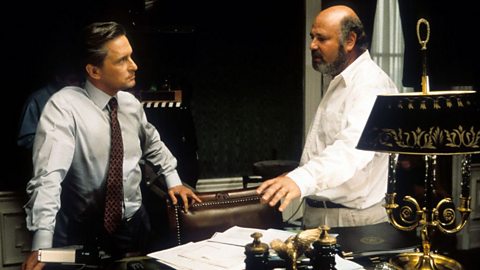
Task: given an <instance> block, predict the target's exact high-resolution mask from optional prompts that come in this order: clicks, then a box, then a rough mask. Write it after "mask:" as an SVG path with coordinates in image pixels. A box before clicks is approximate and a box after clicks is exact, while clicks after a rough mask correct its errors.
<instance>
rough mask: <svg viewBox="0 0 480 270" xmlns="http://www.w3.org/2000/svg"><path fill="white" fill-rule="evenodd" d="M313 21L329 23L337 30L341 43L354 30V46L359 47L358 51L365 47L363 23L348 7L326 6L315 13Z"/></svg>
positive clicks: (365, 39) (366, 41)
mask: <svg viewBox="0 0 480 270" xmlns="http://www.w3.org/2000/svg"><path fill="white" fill-rule="evenodd" d="M315 21H316V22H317V21H320V22H322V23H323V24H325V25H330V27H331V29H332V30H333V29H335V31H338V34H339V36H340V41H341V42H342V43H343V42H344V41H345V40H346V39H347V36H348V35H349V34H350V33H351V32H354V33H355V34H356V36H357V40H356V46H355V47H357V48H358V49H359V52H360V53H361V52H363V51H365V50H366V49H367V47H368V40H367V37H366V34H365V30H364V28H363V24H362V22H361V21H360V18H359V17H358V15H357V14H356V13H355V11H354V10H353V9H351V8H350V7H348V6H344V5H336V6H331V7H328V8H326V9H324V10H322V11H321V12H320V13H319V14H318V15H317V18H316V19H315Z"/></svg>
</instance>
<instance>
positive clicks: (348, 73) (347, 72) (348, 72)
mask: <svg viewBox="0 0 480 270" xmlns="http://www.w3.org/2000/svg"><path fill="white" fill-rule="evenodd" d="M368 59H370V53H369V52H368V50H365V52H363V53H362V54H361V55H360V56H359V57H357V59H355V60H354V61H353V62H352V63H351V64H350V65H348V67H346V68H345V69H344V70H343V71H342V72H341V73H340V74H339V75H338V76H336V77H335V78H334V79H336V78H337V77H339V79H343V81H344V83H345V86H347V87H348V84H349V82H351V81H352V79H353V76H354V75H355V70H357V69H358V66H360V65H362V63H363V62H365V61H368Z"/></svg>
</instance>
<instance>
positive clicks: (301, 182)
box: [287, 167, 316, 198]
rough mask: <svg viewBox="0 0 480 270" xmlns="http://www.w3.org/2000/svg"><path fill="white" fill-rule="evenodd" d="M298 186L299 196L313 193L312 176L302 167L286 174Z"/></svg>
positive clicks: (314, 187) (314, 188)
mask: <svg viewBox="0 0 480 270" xmlns="http://www.w3.org/2000/svg"><path fill="white" fill-rule="evenodd" d="M287 176H288V177H290V178H291V179H292V180H293V181H294V182H295V183H296V184H297V186H298V187H299V188H300V193H301V194H300V198H303V197H305V196H309V195H313V194H315V190H316V183H315V179H314V178H313V176H312V175H311V174H310V173H309V172H308V171H307V170H305V169H304V168H302V167H299V168H296V169H295V170H293V171H291V172H289V173H288V174H287Z"/></svg>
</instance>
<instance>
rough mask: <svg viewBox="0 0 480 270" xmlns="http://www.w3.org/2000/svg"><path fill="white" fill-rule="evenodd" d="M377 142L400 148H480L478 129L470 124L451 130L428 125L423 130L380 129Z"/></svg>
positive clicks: (479, 131) (479, 132) (418, 128)
mask: <svg viewBox="0 0 480 270" xmlns="http://www.w3.org/2000/svg"><path fill="white" fill-rule="evenodd" d="M378 138H379V143H380V144H381V145H384V146H387V147H393V146H394V144H393V143H395V145H396V146H398V147H401V148H408V149H412V148H419V149H432V150H433V149H438V148H440V147H451V148H461V147H469V148H480V144H479V143H480V130H478V131H476V130H475V128H474V127H473V126H472V127H470V129H469V130H467V129H464V128H463V127H462V126H458V128H456V129H453V130H446V129H443V130H442V129H440V128H439V127H430V128H429V129H428V131H427V130H423V129H421V128H420V127H417V129H416V130H412V131H404V130H403V129H401V128H399V129H396V130H395V129H389V128H385V129H382V133H380V136H378Z"/></svg>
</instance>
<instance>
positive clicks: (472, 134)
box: [357, 19, 480, 269]
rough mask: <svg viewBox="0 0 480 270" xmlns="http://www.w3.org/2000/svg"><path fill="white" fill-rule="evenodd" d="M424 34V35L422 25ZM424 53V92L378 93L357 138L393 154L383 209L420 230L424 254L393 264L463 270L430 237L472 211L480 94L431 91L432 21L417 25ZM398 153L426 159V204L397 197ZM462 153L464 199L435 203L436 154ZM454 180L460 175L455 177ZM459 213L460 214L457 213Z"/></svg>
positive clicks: (452, 228)
mask: <svg viewBox="0 0 480 270" xmlns="http://www.w3.org/2000/svg"><path fill="white" fill-rule="evenodd" d="M422 26H425V29H426V35H424V36H425V38H423V39H422V37H421V36H422V35H421V33H420V32H421V31H420V30H421V29H420V28H421V27H422ZM417 36H418V40H419V43H420V45H421V52H422V63H423V64H422V67H423V71H422V92H420V93H417V92H414V93H403V94H395V95H379V96H377V99H376V101H375V104H374V106H373V108H372V111H371V113H370V117H369V119H368V121H367V123H366V125H365V128H364V130H363V132H362V135H361V137H360V139H359V142H358V145H357V148H358V149H361V150H369V151H376V152H385V153H389V171H388V189H387V193H386V196H385V202H386V203H385V205H384V206H385V209H386V211H387V214H388V217H389V219H390V221H391V224H392V225H393V226H394V227H395V228H397V229H399V230H404V231H411V230H414V229H417V228H418V229H420V235H421V238H422V245H421V247H422V252H414V253H405V254H400V255H399V256H397V257H395V258H393V259H392V260H391V263H392V264H393V265H395V266H396V267H398V268H402V269H462V266H461V264H460V263H458V262H456V261H455V260H453V259H451V258H448V257H446V256H443V255H439V254H435V253H434V252H433V251H432V247H431V238H432V235H433V232H434V231H435V230H437V231H440V232H442V233H445V234H455V233H457V232H459V231H460V230H461V229H462V228H463V227H464V226H465V224H466V222H467V220H468V218H469V215H470V212H471V209H470V201H471V198H470V188H469V183H470V178H471V174H470V163H471V156H470V155H471V154H474V153H480V95H479V94H477V93H475V91H432V92H430V89H429V88H430V87H429V81H428V74H427V70H426V66H427V61H426V49H427V43H428V40H429V38H430V25H429V24H428V21H427V20H425V19H420V20H419V21H418V23H417ZM398 154H407V155H408V154H413V155H422V156H424V158H425V179H424V184H425V187H424V203H423V207H421V206H420V204H419V203H418V202H417V201H416V200H415V199H414V198H413V197H411V196H408V195H407V196H405V197H404V198H403V200H402V202H401V205H399V202H397V200H396V195H397V193H396V191H395V188H396V168H397V161H398ZM460 154H461V155H464V159H463V162H462V179H461V180H460V184H461V189H462V192H461V197H460V202H459V204H458V205H459V207H457V209H455V206H454V205H453V202H452V199H451V198H445V199H442V200H440V201H439V202H438V203H437V204H436V205H435V202H434V198H433V197H434V195H435V190H434V185H435V182H436V177H437V156H438V155H460ZM454 180H456V179H454ZM457 213H459V215H457Z"/></svg>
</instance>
